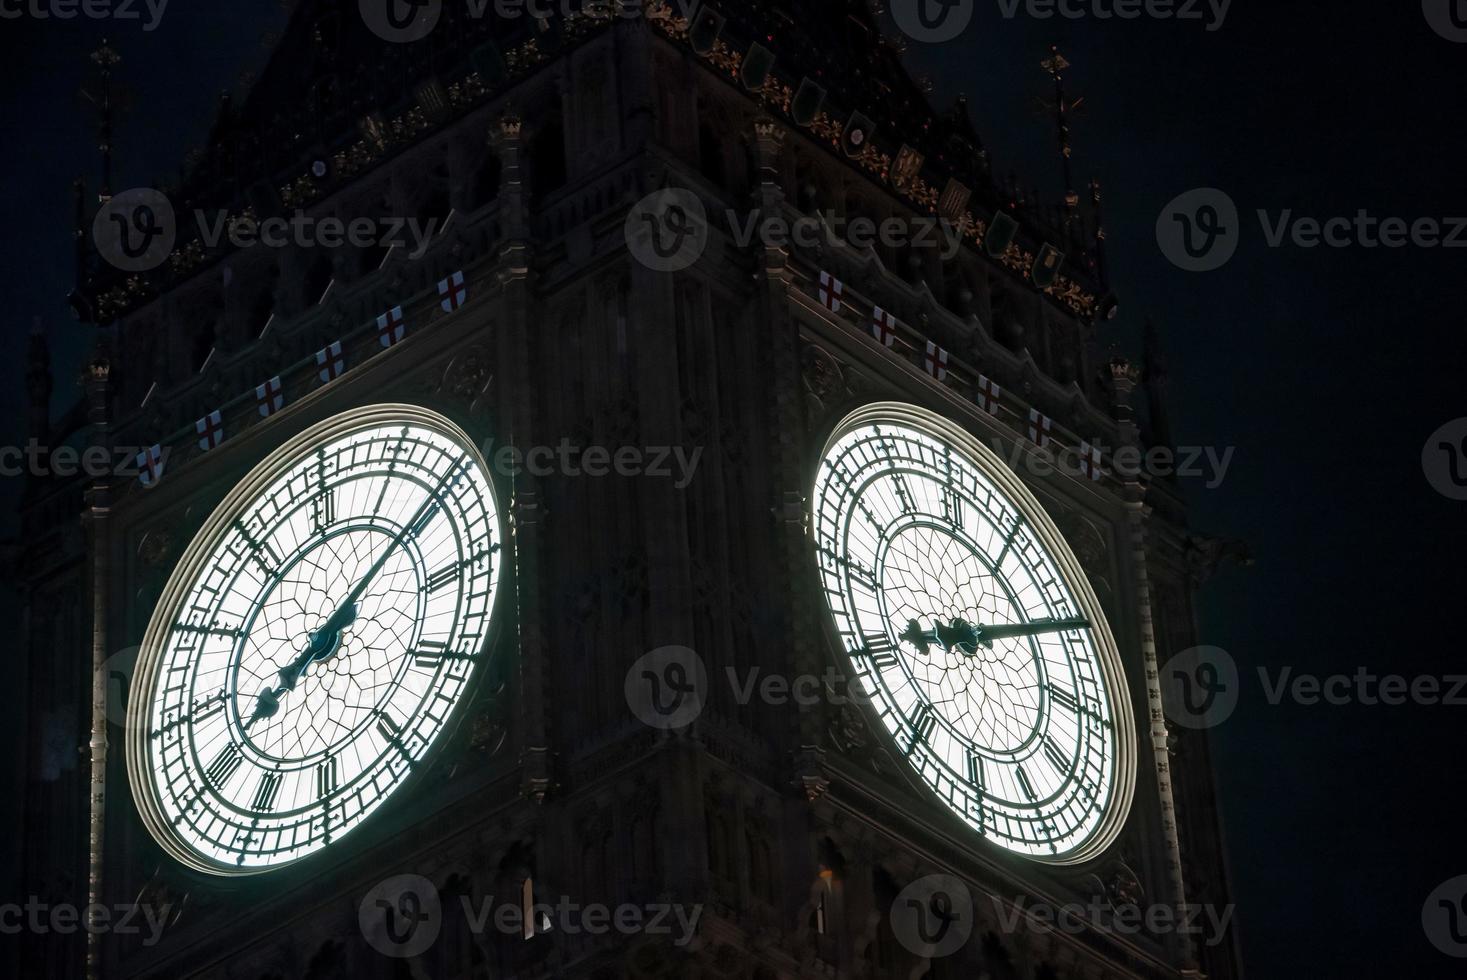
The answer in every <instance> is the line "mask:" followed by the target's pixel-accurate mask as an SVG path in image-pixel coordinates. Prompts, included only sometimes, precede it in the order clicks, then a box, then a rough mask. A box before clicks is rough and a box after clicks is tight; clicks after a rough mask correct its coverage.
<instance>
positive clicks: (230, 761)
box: [204, 742, 244, 786]
mask: <svg viewBox="0 0 1467 980" xmlns="http://www.w3.org/2000/svg"><path fill="white" fill-rule="evenodd" d="M243 761H244V755H243V754H242V753H241V752H240V750H239V746H238V745H235V744H234V743H233V742H230V743H229V744H228V745H226V746H224V749H223V750H222V751H221V752H220V753H219V754H218V755H216V756H215V757H214V761H213V762H211V763H209V768H207V769H205V770H204V775H206V776H208V777H209V781H210V782H211V783H213V784H214V785H215V786H222V785H223V784H225V783H227V782H228V781H229V777H230V776H233V775H234V771H235V770H236V769H238V768H239V766H240V763H242V762H243Z"/></svg>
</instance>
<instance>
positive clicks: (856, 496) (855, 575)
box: [813, 405, 1132, 863]
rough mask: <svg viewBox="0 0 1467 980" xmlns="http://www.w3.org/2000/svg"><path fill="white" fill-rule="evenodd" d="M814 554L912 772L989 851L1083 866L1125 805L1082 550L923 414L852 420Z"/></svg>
mask: <svg viewBox="0 0 1467 980" xmlns="http://www.w3.org/2000/svg"><path fill="white" fill-rule="evenodd" d="M813 518H814V532H815V546H816V549H817V558H818V563H819V568H820V575H821V578H822V581H823V584H824V594H825V596H826V600H827V602H828V604H829V608H830V612H831V615H832V617H833V621H834V625H835V629H836V632H837V633H838V635H839V638H840V640H841V642H842V645H843V646H844V648H845V651H846V655H847V657H848V658H849V662H850V667H851V669H852V671H853V672H854V676H855V677H856V678H857V679H858V680H859V681H860V683H861V685H862V689H863V690H864V691H865V693H866V694H868V695H869V696H870V703H871V708H872V711H873V713H874V714H875V715H876V716H878V717H879V720H880V722H881V724H882V725H883V726H884V727H885V729H886V731H887V733H888V734H889V735H890V737H891V739H892V741H893V742H894V743H895V746H896V748H897V750H898V751H899V752H900V754H901V755H902V756H903V757H904V758H905V759H906V761H907V763H908V764H909V765H910V766H911V771H912V773H913V774H915V776H917V777H918V778H919V779H920V781H921V782H922V783H924V784H925V785H926V786H927V787H928V788H930V789H931V790H932V792H933V793H935V794H936V796H937V797H938V799H939V800H941V802H942V803H943V804H945V805H946V806H947V807H948V808H949V809H951V810H952V811H953V812H954V813H955V814H957V815H958V816H959V817H961V818H962V819H963V820H964V821H966V822H967V823H968V825H969V826H971V827H972V828H973V829H974V830H975V831H977V832H978V833H980V834H982V835H983V836H984V837H985V838H987V839H988V840H989V841H991V842H993V843H995V844H998V845H1000V846H1002V847H1004V848H1006V849H1008V850H1011V851H1015V852H1017V853H1020V854H1024V855H1028V856H1030V857H1033V858H1037V859H1041V860H1048V861H1054V862H1057V863H1070V862H1074V861H1078V860H1084V859H1085V858H1087V857H1088V856H1090V855H1093V854H1094V853H1096V852H1097V851H1098V849H1099V848H1101V847H1103V846H1104V844H1105V843H1107V842H1108V839H1109V838H1112V837H1113V836H1114V833H1115V831H1116V830H1117V829H1118V826H1119V823H1120V821H1121V819H1122V818H1123V816H1124V810H1125V809H1126V807H1127V806H1128V805H1129V799H1130V788H1131V785H1132V778H1131V775H1130V766H1131V765H1132V763H1131V760H1130V755H1129V753H1130V741H1131V735H1130V732H1131V722H1130V716H1129V709H1128V708H1127V705H1126V701H1125V693H1124V689H1123V687H1122V685H1121V682H1120V679H1121V674H1120V669H1119V658H1118V656H1117V655H1116V651H1115V644H1114V641H1113V639H1112V637H1111V635H1110V633H1109V630H1108V628H1107V626H1106V623H1105V620H1104V618H1103V616H1102V615H1101V612H1100V609H1099V605H1098V603H1097V602H1096V600H1095V597H1094V595H1093V593H1092V592H1091V590H1090V587H1089V585H1088V583H1087V582H1086V581H1085V580H1084V577H1083V574H1082V573H1081V572H1080V571H1079V566H1078V564H1077V563H1076V561H1075V560H1074V557H1073V555H1072V554H1071V553H1070V551H1069V549H1068V548H1067V547H1066V545H1065V544H1064V541H1063V539H1062V538H1061V537H1060V535H1059V533H1058V531H1057V530H1056V529H1055V528H1054V525H1053V523H1052V522H1051V521H1050V520H1049V518H1048V516H1047V515H1046V514H1045V513H1044V511H1043V509H1042V507H1041V506H1040V505H1039V503H1038V501H1037V500H1035V499H1034V497H1033V495H1032V494H1030V493H1029V491H1028V490H1027V489H1026V488H1024V487H1023V486H1022V485H1021V484H1020V483H1019V482H1018V480H1017V479H1016V478H1015V477H1014V476H1013V474H1012V473H1010V472H1009V471H1008V470H1007V469H1006V468H1005V467H1004V465H1003V463H1002V461H1001V460H1000V459H999V458H998V457H997V456H996V455H995V454H994V453H992V452H991V451H989V450H988V449H986V448H985V447H983V446H981V445H979V444H978V443H977V441H976V440H973V439H971V438H969V437H967V436H966V434H964V433H962V432H961V431H959V430H957V429H956V428H955V427H952V426H951V425H949V424H947V423H944V422H943V421H942V420H940V419H938V418H936V417H935V416H930V415H928V413H925V412H922V411H920V410H918V409H915V408H913V407H911V406H899V405H886V406H870V407H869V408H868V409H863V410H862V411H861V412H858V413H856V415H855V416H852V418H850V419H848V420H847V421H846V423H845V424H843V425H842V426H841V427H840V428H839V429H838V430H837V434H836V436H835V437H834V438H833V439H832V440H831V442H830V444H829V446H828V448H827V450H826V452H825V454H824V457H823V459H822V461H821V463H820V468H819V473H818V476H817V478H816V483H815V490H814V496H813Z"/></svg>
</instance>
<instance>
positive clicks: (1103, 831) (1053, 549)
mask: <svg viewBox="0 0 1467 980" xmlns="http://www.w3.org/2000/svg"><path fill="white" fill-rule="evenodd" d="M873 425H889V426H892V427H893V428H905V429H909V430H916V431H917V432H919V433H921V434H922V435H924V436H927V437H930V438H931V439H933V440H935V441H936V442H938V443H941V444H943V445H945V446H948V447H951V449H952V451H953V452H954V453H955V454H960V455H961V456H964V457H966V460H967V462H968V463H969V464H970V465H972V466H973V468H974V469H975V470H976V472H977V473H978V474H979V475H980V476H981V477H982V478H983V479H986V480H987V481H989V482H990V483H991V484H992V485H993V487H994V488H995V489H996V490H997V492H998V494H999V496H1000V497H1001V498H1002V500H1003V503H1004V504H1005V505H1006V506H1007V507H1008V508H1011V509H1012V510H1013V511H1015V512H1016V513H1017V514H1018V515H1019V516H1020V517H1021V518H1022V522H1023V524H1024V526H1025V527H1026V529H1027V533H1028V535H1029V536H1030V538H1031V540H1032V542H1033V544H1034V545H1035V546H1036V547H1037V549H1038V551H1039V553H1041V554H1042V555H1043V556H1044V557H1045V558H1046V559H1047V560H1048V561H1050V562H1052V563H1053V565H1054V566H1055V569H1056V571H1057V572H1058V575H1059V578H1060V580H1061V581H1062V583H1063V586H1064V588H1065V589H1066V590H1067V592H1068V595H1069V597H1070V598H1071V599H1072V601H1073V604H1074V605H1076V606H1078V608H1079V613H1080V616H1081V617H1083V618H1084V619H1085V620H1086V621H1087V622H1088V623H1089V624H1091V627H1090V628H1088V629H1086V630H1085V631H1084V632H1085V633H1086V634H1087V643H1088V645H1089V647H1090V649H1091V650H1092V651H1093V661H1094V666H1095V667H1096V668H1097V672H1098V675H1099V676H1098V680H1099V681H1100V684H1101V687H1102V689H1103V695H1104V697H1105V699H1106V700H1107V702H1108V708H1109V719H1108V723H1109V725H1110V726H1112V727H1111V732H1110V740H1111V744H1112V746H1113V750H1114V758H1113V763H1112V765H1111V772H1110V774H1109V776H1108V782H1109V786H1108V787H1107V789H1108V800H1107V802H1106V803H1105V804H1104V806H1102V807H1101V808H1099V813H1098V816H1097V817H1096V818H1095V819H1094V820H1093V821H1091V825H1090V826H1088V827H1087V829H1086V830H1085V832H1084V833H1083V835H1078V836H1077V837H1076V838H1074V839H1070V840H1067V841H1066V844H1065V847H1064V848H1063V849H1057V850H1053V851H1050V850H1048V849H1046V848H1044V847H1032V848H1027V849H1017V848H1014V847H1010V846H1008V845H1006V844H1004V843H1003V842H1002V841H1000V840H998V839H997V835H994V836H995V839H994V841H993V843H994V845H995V846H997V847H1000V848H1001V849H1003V850H1004V851H1005V852H1006V853H1012V854H1015V855H1016V856H1019V857H1024V858H1027V859H1030V860H1034V861H1037V862H1041V863H1046V864H1052V865H1077V864H1082V863H1084V862H1087V861H1090V860H1093V859H1095V858H1096V857H1099V856H1100V855H1102V854H1103V853H1104V852H1105V851H1106V850H1107V849H1108V848H1109V847H1110V846H1111V845H1112V844H1113V843H1114V842H1115V841H1116V840H1117V838H1118V837H1119V835H1120V834H1121V832H1122V830H1123V828H1124V826H1125V824H1126V821H1127V818H1128V816H1129V812H1130V808H1131V805H1132V800H1133V797H1134V794H1135V788H1136V778H1137V775H1136V770H1137V748H1136V727H1135V724H1136V723H1135V717H1134V714H1133V711H1132V708H1131V703H1130V696H1129V686H1128V685H1127V683H1126V677H1125V673H1124V668H1123V666H1122V661H1121V657H1120V653H1119V650H1118V648H1117V646H1116V642H1115V638H1114V636H1113V634H1112V633H1111V630H1110V627H1109V625H1108V623H1107V621H1106V617H1105V614H1104V611H1103V609H1102V606H1101V604H1100V601H1099V599H1098V598H1097V596H1096V594H1095V592H1094V589H1093V588H1092V586H1091V584H1090V581H1089V577H1088V576H1087V575H1086V574H1085V572H1084V570H1083V568H1082V567H1081V565H1080V562H1079V560H1078V559H1077V558H1076V557H1075V555H1074V553H1073V551H1072V550H1071V549H1070V547H1069V546H1068V544H1067V543H1066V541H1065V538H1064V537H1063V535H1062V534H1061V533H1060V531H1059V529H1058V528H1057V527H1056V525H1055V523H1054V521H1053V519H1052V518H1051V517H1050V516H1049V514H1048V512H1047V511H1046V510H1045V508H1044V507H1043V505H1042V504H1041V503H1040V502H1039V501H1038V499H1037V498H1036V497H1035V496H1034V494H1033V493H1032V492H1031V491H1030V490H1029V489H1028V488H1027V487H1026V486H1025V485H1024V484H1023V483H1022V482H1021V481H1020V479H1019V478H1018V477H1017V476H1016V475H1015V474H1014V473H1013V472H1011V471H1010V470H1009V469H1008V467H1006V466H1005V465H1004V463H1003V461H1002V460H1001V459H1000V458H999V457H998V455H997V454H995V453H993V452H992V451H991V450H989V449H988V448H987V447H985V446H983V445H982V444H981V442H980V441H979V440H978V439H976V438H974V437H973V436H972V435H970V434H969V433H967V432H966V431H964V430H963V429H962V428H961V427H960V426H958V425H957V424H955V423H953V422H950V421H949V420H947V419H945V418H943V417H942V416H940V415H938V414H936V413H934V412H932V411H929V410H927V409H924V408H920V407H918V406H916V405H912V404H908V403H904V402H896V401H881V402H873V403H869V404H867V405H864V406H863V407H861V408H858V409H856V410H854V411H852V412H850V413H849V414H847V415H846V416H845V417H844V418H843V419H841V420H840V421H839V422H838V423H837V424H836V425H835V426H834V427H833V429H832V430H831V432H830V435H829V437H828V438H827V440H826V441H825V444H824V447H823V448H822V449H821V451H820V454H819V456H818V457H817V459H818V463H817V466H816V472H815V474H814V476H813V483H814V487H815V490H814V491H812V493H811V510H812V513H811V528H812V532H813V533H812V538H811V541H812V545H811V547H812V559H813V561H812V564H813V565H814V568H815V573H816V576H817V579H819V578H821V577H822V576H823V575H824V564H828V562H827V561H826V558H827V557H828V556H822V553H821V551H820V546H821V542H820V536H819V532H818V527H819V522H820V513H819V508H820V494H819V488H820V481H821V476H820V474H821V472H823V471H824V469H825V468H826V461H827V459H828V457H829V454H830V452H831V450H832V449H833V448H834V447H836V446H837V444H838V443H839V442H840V441H841V440H842V439H843V438H845V437H847V436H848V435H849V434H851V433H852V432H854V431H857V430H860V429H865V428H869V427H871V426H873ZM824 585H825V583H823V582H822V583H821V585H820V586H819V587H817V589H816V593H817V594H820V595H824V594H825V591H824ZM879 592H880V588H879V586H878V593H879ZM878 593H873V595H876V594H878ZM877 601H878V602H879V601H880V600H879V599H878V600H877ZM837 616H838V613H837V611H836V609H835V608H834V607H833V606H830V605H827V608H826V610H825V612H824V614H823V615H822V616H821V619H822V621H823V622H824V624H825V629H826V632H827V636H828V638H829V640H830V641H831V643H832V644H833V649H839V650H842V651H844V653H843V655H842V656H841V657H839V658H838V660H839V661H840V662H841V663H842V667H843V669H854V670H855V671H856V673H857V676H860V675H861V674H862V668H861V666H860V664H859V663H857V662H856V659H855V658H853V657H852V656H851V653H852V650H851V647H850V645H849V644H848V643H847V642H845V641H844V639H843V637H842V634H841V632H840V628H839V626H838V625H837V621H836V620H837ZM926 625H928V626H931V625H932V624H926ZM849 628H853V627H850V626H848V629H849ZM930 632H935V629H934V630H932V631H930ZM933 643H934V644H940V640H937V639H934V640H933ZM934 649H936V646H934ZM954 649H959V648H958V647H954ZM975 649H976V648H975ZM938 652H944V651H938ZM879 702H880V698H879V697H877V698H876V699H875V700H873V701H872V702H871V704H870V705H868V708H870V710H868V711H866V712H865V714H866V716H867V722H868V726H869V727H870V729H871V730H872V731H873V732H881V733H882V735H881V741H883V742H886V743H888V744H890V745H895V746H896V747H897V748H900V745H899V744H898V743H899V742H900V738H899V733H898V732H896V731H894V730H893V729H892V726H891V725H888V724H886V723H885V722H884V721H883V720H882V718H880V717H878V710H877V709H878V708H879V706H880V704H879ZM1077 720H1080V719H1078V717H1077ZM1082 723H1083V722H1082ZM908 761H909V762H910V760H908ZM900 768H902V769H903V774H904V775H905V776H906V778H907V780H908V781H909V782H912V783H915V784H916V785H918V786H919V787H920V788H921V790H922V792H923V793H924V795H926V796H927V797H928V798H929V799H932V800H934V801H935V802H937V803H938V804H939V805H940V806H941V807H942V808H944V809H945V810H946V811H948V812H951V813H953V814H955V815H957V816H958V817H959V818H961V819H963V820H964V821H965V823H967V824H968V826H969V827H970V828H973V829H974V830H975V831H976V825H975V823H974V821H973V820H972V819H970V816H971V815H969V816H965V815H964V813H963V812H961V811H960V810H959V808H958V807H957V806H956V805H955V804H954V803H953V802H952V801H951V800H950V799H949V798H947V797H944V796H943V795H941V793H940V792H939V791H938V789H937V787H936V786H935V785H934V784H933V782H932V781H931V780H930V779H928V778H926V777H922V776H920V775H919V774H918V773H917V772H916V771H915V770H913V769H912V767H911V766H910V765H908V766H904V767H900Z"/></svg>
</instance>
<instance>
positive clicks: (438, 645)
mask: <svg viewBox="0 0 1467 980" xmlns="http://www.w3.org/2000/svg"><path fill="white" fill-rule="evenodd" d="M444 649H445V647H444V645H443V643H442V642H440V641H438V640H420V641H418V648H417V649H416V650H414V651H413V663H415V664H417V665H418V666H419V667H437V666H438V665H439V664H440V663H442V661H443V651H444ZM382 717H383V718H387V716H386V715H383V716H382ZM389 720H390V719H389Z"/></svg>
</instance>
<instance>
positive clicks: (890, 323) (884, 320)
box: [871, 306, 897, 347]
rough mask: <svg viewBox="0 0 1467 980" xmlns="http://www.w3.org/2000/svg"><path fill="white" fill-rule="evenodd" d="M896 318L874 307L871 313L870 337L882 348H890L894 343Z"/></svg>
mask: <svg viewBox="0 0 1467 980" xmlns="http://www.w3.org/2000/svg"><path fill="white" fill-rule="evenodd" d="M896 328H897V318H896V317H894V316H892V315H891V314H890V313H888V312H886V311H885V310H883V309H882V308H881V307H879V306H878V307H876V308H875V309H874V310H872V311H871V335H872V336H873V337H875V338H876V340H877V342H879V343H880V344H881V346H882V347H890V346H891V345H892V344H893V343H894V342H895V341H896Z"/></svg>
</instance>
